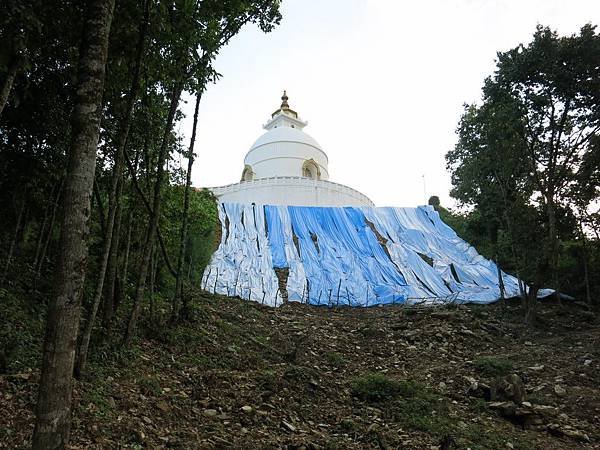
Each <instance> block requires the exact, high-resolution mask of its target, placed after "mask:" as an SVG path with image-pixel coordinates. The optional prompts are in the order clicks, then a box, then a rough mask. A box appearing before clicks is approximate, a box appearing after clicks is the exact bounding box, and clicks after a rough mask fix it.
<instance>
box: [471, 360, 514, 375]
mask: <svg viewBox="0 0 600 450" xmlns="http://www.w3.org/2000/svg"><path fill="white" fill-rule="evenodd" d="M475 368H476V369H477V370H478V371H479V372H481V373H482V374H484V375H487V376H490V377H502V376H505V375H508V373H509V372H510V371H511V370H512V368H513V365H512V362H511V361H509V360H507V359H501V358H494V357H491V356H490V357H484V358H479V359H477V360H476V361H475Z"/></svg>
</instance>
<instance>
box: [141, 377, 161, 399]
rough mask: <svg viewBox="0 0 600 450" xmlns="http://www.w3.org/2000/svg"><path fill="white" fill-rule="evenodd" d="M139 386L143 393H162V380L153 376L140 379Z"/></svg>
mask: <svg viewBox="0 0 600 450" xmlns="http://www.w3.org/2000/svg"><path fill="white" fill-rule="evenodd" d="M138 387H139V389H140V391H141V392H142V394H144V395H148V396H154V397H157V396H159V395H160V394H162V388H161V387H160V381H158V378H156V377H153V376H144V377H142V378H140V379H139V380H138Z"/></svg>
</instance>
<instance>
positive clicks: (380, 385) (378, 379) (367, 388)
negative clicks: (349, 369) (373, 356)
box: [352, 373, 420, 402]
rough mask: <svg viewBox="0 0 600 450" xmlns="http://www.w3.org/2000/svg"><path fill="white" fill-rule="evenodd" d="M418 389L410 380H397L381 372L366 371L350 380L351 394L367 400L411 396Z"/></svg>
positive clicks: (377, 400) (384, 399)
mask: <svg viewBox="0 0 600 450" xmlns="http://www.w3.org/2000/svg"><path fill="white" fill-rule="evenodd" d="M419 389H420V387H419V385H417V384H416V383H414V382H412V381H397V380H394V379H391V378H388V377H387V376H385V375H383V374H381V373H368V374H365V375H363V376H361V377H358V378H355V379H354V380H353V381H352V395H354V396H355V397H358V398H360V399H362V400H366V401H368V402H380V401H387V400H392V399H394V398H396V397H397V396H403V397H413V396H414V395H415V394H416V393H417V392H418V391H419Z"/></svg>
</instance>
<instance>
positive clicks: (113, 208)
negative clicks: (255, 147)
mask: <svg viewBox="0 0 600 450" xmlns="http://www.w3.org/2000/svg"><path fill="white" fill-rule="evenodd" d="M148 13H149V10H148V0H146V2H145V5H144V17H143V19H142V23H141V24H140V34H139V39H138V43H137V50H136V58H135V68H134V71H133V78H132V80H131V87H130V89H129V95H128V98H127V106H126V108H125V117H124V118H123V124H122V127H121V130H120V133H119V138H118V140H117V148H116V152H115V164H114V168H113V174H112V180H111V186H110V192H109V199H108V217H107V221H106V234H105V237H104V247H103V249H102V257H101V260H100V267H99V270H98V280H97V282H96V290H95V292H94V298H93V300H92V307H91V310H90V314H89V317H88V320H87V322H86V326H85V329H84V331H83V336H82V338H81V345H80V346H79V353H78V358H77V364H76V366H75V375H76V376H77V377H78V378H80V377H81V375H82V374H83V371H84V370H85V364H86V361H87V353H88V347H89V345H90V338H91V335H92V330H93V329H94V322H95V321H96V314H97V313H98V307H99V306H100V300H101V299H102V290H103V288H104V279H105V277H106V268H107V267H108V258H109V255H110V249H111V247H112V237H113V230H114V226H115V216H116V212H117V200H118V199H117V193H118V190H119V183H120V180H121V177H122V175H123V152H124V151H125V145H126V144H127V141H128V138H129V130H130V128H131V117H132V115H133V105H134V103H135V100H136V98H137V94H138V90H139V86H140V69H141V65H142V57H143V54H144V42H145V39H146V30H147V24H148Z"/></svg>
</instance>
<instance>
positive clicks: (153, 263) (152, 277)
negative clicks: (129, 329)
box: [148, 245, 158, 323]
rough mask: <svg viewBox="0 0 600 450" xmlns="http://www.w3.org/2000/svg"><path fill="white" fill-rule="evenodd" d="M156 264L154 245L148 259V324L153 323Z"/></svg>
mask: <svg viewBox="0 0 600 450" xmlns="http://www.w3.org/2000/svg"><path fill="white" fill-rule="evenodd" d="M157 263H158V257H157V255H156V245H154V246H153V247H152V256H151V259H150V286H149V289H148V291H149V292H150V322H151V323H154V310H155V308H154V287H155V286H154V285H155V283H156V268H157V265H158V264H157Z"/></svg>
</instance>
